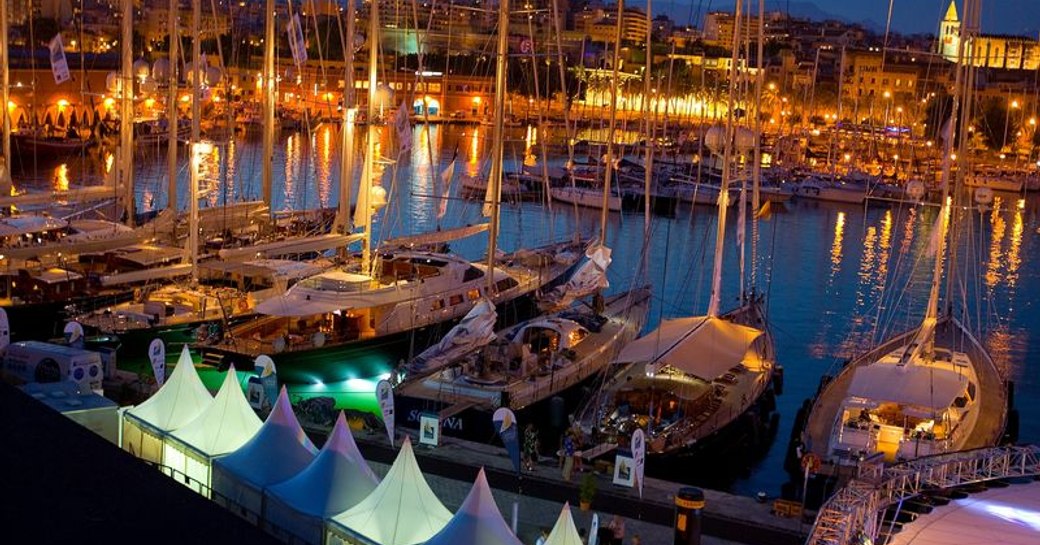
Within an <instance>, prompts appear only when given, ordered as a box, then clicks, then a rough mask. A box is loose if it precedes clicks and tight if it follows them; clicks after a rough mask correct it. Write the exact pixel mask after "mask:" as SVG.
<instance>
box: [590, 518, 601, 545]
mask: <svg viewBox="0 0 1040 545" xmlns="http://www.w3.org/2000/svg"><path fill="white" fill-rule="evenodd" d="M598 542H599V513H593V514H592V524H590V525H589V545H598Z"/></svg>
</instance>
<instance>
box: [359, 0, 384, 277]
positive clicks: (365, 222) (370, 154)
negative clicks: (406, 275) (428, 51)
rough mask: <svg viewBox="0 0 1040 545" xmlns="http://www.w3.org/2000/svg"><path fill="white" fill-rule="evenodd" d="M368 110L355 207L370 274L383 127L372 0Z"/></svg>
mask: <svg viewBox="0 0 1040 545" xmlns="http://www.w3.org/2000/svg"><path fill="white" fill-rule="evenodd" d="M368 8H369V11H368V109H367V111H366V115H365V122H366V123H367V124H368V131H367V132H368V135H367V137H366V139H367V140H366V142H365V164H364V166H363V167H362V169H361V184H360V186H359V187H358V196H357V205H356V206H355V208H354V226H355V227H360V228H362V229H363V230H364V231H363V233H362V234H363V235H364V238H363V239H362V242H361V272H362V274H369V273H370V272H371V269H372V202H371V200H370V199H369V197H370V196H371V195H370V194H371V192H372V186H373V183H372V182H373V181H374V180H375V166H376V141H377V140H378V139H379V129H378V128H377V127H376V100H378V98H379V95H378V94H377V92H376V91H377V90H378V89H377V88H376V87H377V85H378V83H379V81H378V78H377V75H378V71H379V2H378V0H371V1H370V2H369V5H368Z"/></svg>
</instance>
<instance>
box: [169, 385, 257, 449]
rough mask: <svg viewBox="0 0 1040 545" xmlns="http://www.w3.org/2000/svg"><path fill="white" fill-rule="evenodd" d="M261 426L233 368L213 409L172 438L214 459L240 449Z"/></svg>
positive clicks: (203, 413)
mask: <svg viewBox="0 0 1040 545" xmlns="http://www.w3.org/2000/svg"><path fill="white" fill-rule="evenodd" d="M261 424H262V423H261V422H260V418H259V417H257V416H256V413H255V412H253V408H252V407H250V406H249V402H248V401H246V396H245V395H244V394H243V393H242V387H241V386H240V385H239V382H238V375H237V374H236V373H235V368H234V366H232V367H231V368H230V369H228V372H227V375H225V376H224V383H223V384H222V385H221V386H220V391H219V392H217V395H216V397H214V398H213V402H212V403H210V405H209V407H207V408H206V410H205V411H203V412H202V414H200V415H199V416H198V417H197V418H196V419H195V420H192V421H191V422H189V423H188V424H187V425H185V426H184V427H182V428H179V429H177V430H176V431H174V432H173V433H172V434H171V435H172V436H173V437H174V438H176V439H177V440H178V441H180V442H182V443H184V444H185V445H188V446H189V447H191V448H193V449H195V450H196V451H198V452H199V453H200V454H203V455H205V456H209V457H214V456H220V455H223V454H227V453H229V452H234V451H236V450H238V448H239V447H241V446H242V445H244V444H245V443H246V441H249V439H251V438H252V437H253V436H254V435H256V432H257V431H259V430H260V426H261Z"/></svg>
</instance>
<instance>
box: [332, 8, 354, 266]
mask: <svg viewBox="0 0 1040 545" xmlns="http://www.w3.org/2000/svg"><path fill="white" fill-rule="evenodd" d="M346 11H347V36H346V38H344V40H343V47H344V49H343V56H344V59H343V60H344V68H343V130H341V131H340V138H341V139H342V141H341V142H340V156H339V210H338V211H337V212H336V230H337V231H339V232H341V233H346V232H348V231H349V230H350V184H351V183H352V182H353V181H354V123H355V121H356V116H357V110H356V109H355V108H354V17H355V16H356V14H355V12H354V0H347V6H346ZM340 252H341V256H346V253H347V248H346V247H345V246H344V247H343V248H341V249H340Z"/></svg>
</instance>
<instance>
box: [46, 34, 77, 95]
mask: <svg viewBox="0 0 1040 545" xmlns="http://www.w3.org/2000/svg"><path fill="white" fill-rule="evenodd" d="M47 47H48V48H49V49H50V53H51V72H53V73H54V83H55V84H57V85H61V84H62V83H65V82H66V81H69V80H70V79H72V76H71V75H69V63H68V61H66V60H65V44H63V43H62V42H61V33H59V34H58V35H57V36H55V37H54V38H52V39H51V43H50V44H49V45H48V46H47Z"/></svg>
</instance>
